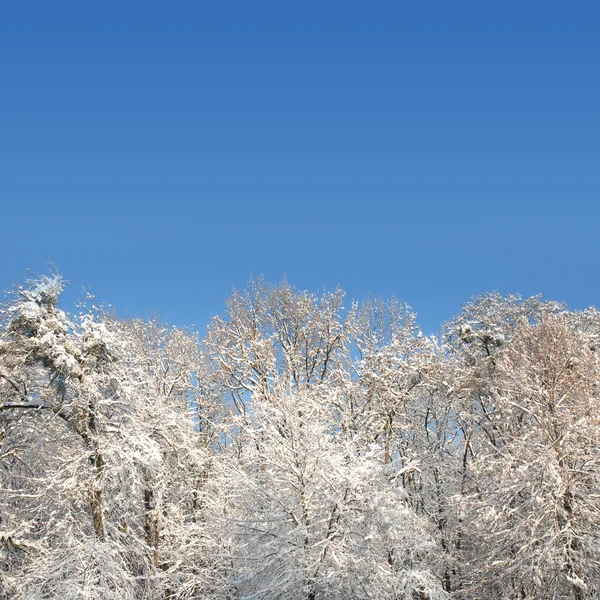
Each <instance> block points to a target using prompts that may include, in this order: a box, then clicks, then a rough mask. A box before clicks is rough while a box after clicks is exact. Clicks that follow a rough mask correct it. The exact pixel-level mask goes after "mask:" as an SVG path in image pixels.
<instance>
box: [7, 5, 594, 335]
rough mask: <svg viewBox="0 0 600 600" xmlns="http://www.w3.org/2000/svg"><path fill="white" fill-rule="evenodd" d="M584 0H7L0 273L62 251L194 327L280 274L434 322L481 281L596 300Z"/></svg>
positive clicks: (92, 282) (131, 300)
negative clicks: (233, 294) (404, 308)
mask: <svg viewBox="0 0 600 600" xmlns="http://www.w3.org/2000/svg"><path fill="white" fill-rule="evenodd" d="M599 30H600V5H599V4H598V3H592V2H590V3H581V2H576V3H564V2H563V3H560V4H559V3H552V2H543V3H542V2H539V3H533V2H502V3H489V2H472V3H464V2H453V3H449V2H422V3H414V2H412V3H408V2H382V3H354V2H343V3H341V2H340V3H334V2H318V3H316V2H302V3H291V2H272V3H264V2H214V3H207V2H194V3H175V2H173V3H162V4H161V5H158V4H154V3H151V2H144V3H139V4H136V3H129V2H120V3H116V2H102V3H93V4H92V3H86V2H77V3H71V4H67V3H62V2H52V3H49V2H44V3H42V2H12V3H6V2H5V3H3V5H2V8H1V9H0V77H1V79H0V82H1V83H0V85H1V87H0V203H1V207H2V211H1V213H0V219H1V221H0V223H1V224H2V228H1V229H0V288H2V289H6V288H7V287H9V286H10V285H11V284H12V283H15V282H20V281H22V280H23V279H24V278H25V277H27V270H28V269H29V270H31V271H32V272H43V271H44V270H45V269H46V266H45V265H46V263H48V262H52V263H54V264H55V265H56V266H57V267H58V268H59V270H60V271H61V272H62V273H63V275H64V276H65V277H66V278H67V279H69V280H70V281H71V282H72V284H71V286H70V287H69V290H68V292H67V294H66V300H67V301H68V302H70V301H71V300H72V299H73V298H75V297H76V296H77V295H78V294H79V291H80V290H81V287H82V286H85V287H86V288H89V289H91V290H92V291H94V292H96V293H98V294H99V296H100V297H101V299H102V300H104V301H105V302H107V303H110V304H112V305H113V306H114V307H115V308H116V309H117V311H118V312H119V313H120V314H121V315H122V316H133V315H141V316H147V315H149V314H151V313H152V312H153V311H155V310H159V311H160V313H161V315H162V316H163V317H164V318H166V319H167V320H168V321H169V322H171V323H176V324H186V325H189V324H195V325H196V326H197V327H199V328H203V327H204V325H205V324H206V322H207V320H208V319H209V317H210V316H212V315H213V314H216V313H219V312H222V310H223V302H224V299H225V297H226V296H228V294H229V293H230V291H231V288H232V286H235V287H243V285H244V283H245V281H246V280H247V278H248V277H249V276H250V275H254V276H256V275H259V274H261V273H262V274H264V275H265V277H266V278H267V279H269V280H272V281H277V280H279V279H280V278H281V277H282V276H283V275H284V274H285V275H287V278H288V280H289V281H290V283H292V284H294V285H296V286H297V287H300V288H303V289H304V288H307V289H311V290H319V289H322V288H323V287H325V288H327V289H332V288H334V287H335V286H336V285H338V284H339V285H340V286H341V287H342V288H344V289H345V290H346V291H347V292H348V295H349V298H357V299H358V298H362V297H363V296H364V295H365V294H366V293H368V292H371V293H373V294H376V295H380V296H384V297H387V296H390V295H396V296H397V297H399V298H400V299H401V300H403V301H405V302H407V303H409V304H410V305H411V306H412V307H413V308H414V309H415V310H416V311H417V313H418V314H419V321H420V323H421V324H422V326H423V328H424V329H425V330H426V331H435V330H437V329H438V328H439V325H440V323H441V322H442V321H444V320H446V319H448V318H450V317H451V316H452V315H453V314H455V313H456V312H458V311H459V310H460V305H461V303H463V302H466V301H468V300H469V298H470V297H471V295H473V294H479V293H481V292H484V291H489V290H493V289H497V290H499V291H500V292H502V293H506V292H513V293H520V294H522V295H523V296H529V295H532V294H535V293H540V292H541V293H542V294H543V295H544V296H546V297H548V298H550V299H555V300H564V301H566V302H567V303H568V304H569V305H570V306H572V307H573V308H584V307H586V306H588V305H597V304H598V302H599V301H598V297H599V293H600V278H599V277H598V270H599V269H598V267H599V258H600V244H599V242H598V228H599V219H600V205H599V191H600V168H599V166H600V165H599V158H600V115H599V107H600V81H599V77H600V36H599V35H598V31H599Z"/></svg>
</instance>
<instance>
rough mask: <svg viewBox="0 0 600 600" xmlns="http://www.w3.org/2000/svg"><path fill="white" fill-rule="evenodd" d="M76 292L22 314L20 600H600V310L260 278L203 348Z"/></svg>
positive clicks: (47, 296) (11, 465) (0, 343)
mask: <svg viewBox="0 0 600 600" xmlns="http://www.w3.org/2000/svg"><path fill="white" fill-rule="evenodd" d="M62 289H63V281H62V279H61V277H60V275H58V274H55V273H53V274H50V275H47V276H41V277H39V278H38V279H36V280H34V281H28V282H26V283H25V284H23V285H21V286H17V287H16V288H15V289H13V290H11V291H10V292H9V294H8V296H7V301H6V302H5V304H4V306H3V307H2V310H1V313H0V318H1V323H0V327H1V329H0V478H1V487H0V598H3V599H9V598H10V599H13V598H20V599H23V600H24V599H27V600H42V599H49V598H61V599H62V598H65V599H70V598H78V599H84V600H92V599H93V600H100V599H106V600H108V599H114V598H120V599H124V600H141V599H148V600H158V599H161V600H162V599H164V600H166V599H170V600H179V599H181V600H183V599H201V598H202V599H214V600H217V599H219V600H225V599H231V600H233V599H240V600H241V599H248V600H249V599H251V598H252V599H264V600H275V599H280V598H286V599H287V600H300V599H306V600H326V599H328V600H329V599H331V600H352V599H356V600H358V599H373V600H388V599H389V600H409V599H410V600H442V599H449V598H457V599H463V600H475V599H479V600H505V599H515V600H516V599H524V598H529V599H540V600H541V599H546V598H553V599H555V600H559V599H567V598H574V599H576V600H583V599H584V598H597V597H598V596H599V595H600V444H599V443H598V432H599V431H600V360H599V355H600V352H599V350H598V349H599V348H600V313H599V312H598V311H597V310H596V309H595V308H589V309H587V310H584V311H573V310H569V309H568V308H567V307H566V306H564V305H562V304H559V303H556V302H549V301H545V300H543V299H542V298H541V297H533V298H528V299H522V298H521V297H519V296H514V295H511V296H502V295H500V294H498V293H495V292H494V293H489V294H485V295H482V296H479V297H476V298H473V299H472V300H471V301H470V302H468V303H467V304H465V305H464V306H463V309H462V311H461V313H460V314H458V315H457V316H456V317H454V318H453V319H452V320H450V321H449V322H448V323H446V324H445V325H444V326H443V327H442V330H441V331H440V332H439V334H437V335H432V336H427V335H424V334H423V333H422V332H421V331H420V330H419V328H418V325H417V321H416V316H415V314H414V313H413V312H412V311H411V310H410V308H408V307H407V306H405V305H403V304H402V303H400V302H398V301H397V300H394V299H392V300H389V301H385V300H380V299H370V300H367V301H364V302H360V303H357V302H348V301H347V299H346V298H345V294H344V292H343V291H342V290H340V289H337V290H335V291H333V292H324V293H322V294H314V293H310V292H307V291H301V290H297V289H295V288H294V287H292V286H291V285H289V284H288V283H287V282H285V281H283V282H281V283H280V284H278V285H270V284H268V283H266V282H265V281H263V280H262V279H258V280H255V281H250V282H249V283H248V285H247V288H246V289H245V290H244V291H239V292H234V293H233V294H232V295H231V297H230V298H229V299H228V301H227V303H226V306H225V308H224V311H223V313H222V314H221V315H219V316H216V317H214V318H213V319H212V320H211V322H210V325H209V326H208V329H207V332H206V335H205V336H204V337H203V338H201V337H200V336H198V335H197V334H195V333H193V332H190V331H188V330H186V329H184V328H178V327H169V326H167V325H165V324H163V323H160V322H159V321H158V320H155V319H148V320H143V319H130V320H123V319H121V318H119V317H118V316H116V315H115V314H114V313H113V312H112V311H109V310H105V309H104V308H103V307H102V306H98V305H97V304H96V303H95V302H94V300H93V299H92V298H87V299H86V301H85V302H83V303H82V305H81V307H80V308H79V309H78V310H76V311H66V310H64V309H63V308H62V307H61V304H60V294H61V292H62Z"/></svg>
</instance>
